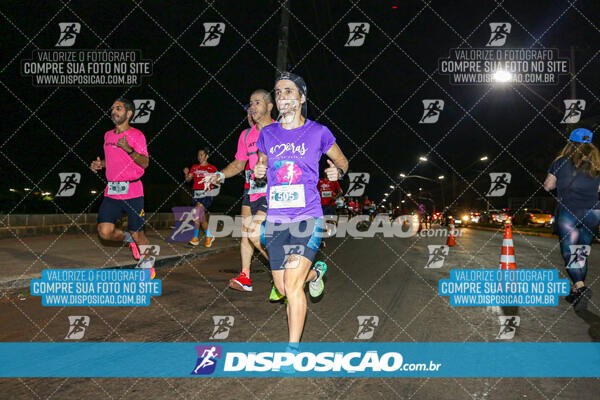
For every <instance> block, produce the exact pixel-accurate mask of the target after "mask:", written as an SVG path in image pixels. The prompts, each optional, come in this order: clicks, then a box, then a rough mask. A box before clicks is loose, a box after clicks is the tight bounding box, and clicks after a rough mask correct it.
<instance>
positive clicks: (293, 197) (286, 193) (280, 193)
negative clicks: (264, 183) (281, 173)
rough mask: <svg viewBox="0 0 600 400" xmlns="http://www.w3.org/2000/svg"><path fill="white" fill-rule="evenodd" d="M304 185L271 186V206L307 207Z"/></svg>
mask: <svg viewBox="0 0 600 400" xmlns="http://www.w3.org/2000/svg"><path fill="white" fill-rule="evenodd" d="M305 206H306V201H305V199H304V185H302V184H299V185H281V186H271V188H270V191H269V208H296V207H305Z"/></svg>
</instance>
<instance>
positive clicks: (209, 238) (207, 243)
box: [204, 237, 215, 247]
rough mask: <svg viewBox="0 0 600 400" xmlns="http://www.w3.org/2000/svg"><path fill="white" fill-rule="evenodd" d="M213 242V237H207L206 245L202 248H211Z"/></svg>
mask: <svg viewBox="0 0 600 400" xmlns="http://www.w3.org/2000/svg"><path fill="white" fill-rule="evenodd" d="M214 241H215V238H214V237H207V238H206V243H205V244H204V247H210V246H212V243H213V242H214Z"/></svg>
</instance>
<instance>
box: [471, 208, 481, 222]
mask: <svg viewBox="0 0 600 400" xmlns="http://www.w3.org/2000/svg"><path fill="white" fill-rule="evenodd" d="M480 220H481V213H479V212H477V211H471V212H470V213H469V222H471V223H473V224H478V223H479V221H480Z"/></svg>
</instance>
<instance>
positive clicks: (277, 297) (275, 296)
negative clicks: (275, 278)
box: [269, 285, 285, 301]
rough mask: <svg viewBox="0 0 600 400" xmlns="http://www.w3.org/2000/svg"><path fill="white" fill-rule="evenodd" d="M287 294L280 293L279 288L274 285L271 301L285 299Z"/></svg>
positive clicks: (270, 296)
mask: <svg viewBox="0 0 600 400" xmlns="http://www.w3.org/2000/svg"><path fill="white" fill-rule="evenodd" d="M284 297H285V296H284V295H282V294H281V293H279V290H277V288H276V287H275V285H273V287H272V288H271V294H270V295H269V301H279V300H281V299H283V298H284Z"/></svg>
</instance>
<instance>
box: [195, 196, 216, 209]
mask: <svg viewBox="0 0 600 400" xmlns="http://www.w3.org/2000/svg"><path fill="white" fill-rule="evenodd" d="M214 199H215V198H214V197H212V196H210V197H202V198H199V199H194V207H196V206H197V205H198V204H202V205H203V206H204V209H205V210H206V211H208V207H210V205H211V204H212V202H213V200H214Z"/></svg>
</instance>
